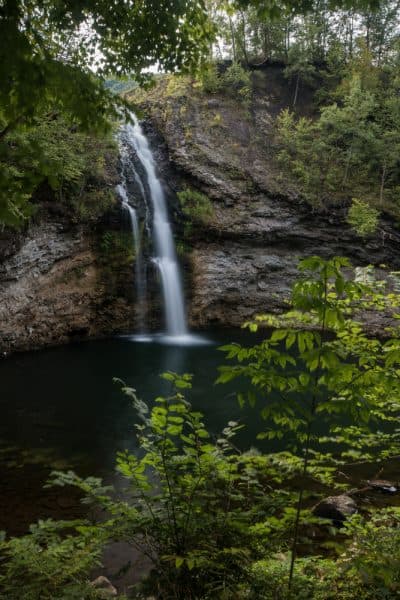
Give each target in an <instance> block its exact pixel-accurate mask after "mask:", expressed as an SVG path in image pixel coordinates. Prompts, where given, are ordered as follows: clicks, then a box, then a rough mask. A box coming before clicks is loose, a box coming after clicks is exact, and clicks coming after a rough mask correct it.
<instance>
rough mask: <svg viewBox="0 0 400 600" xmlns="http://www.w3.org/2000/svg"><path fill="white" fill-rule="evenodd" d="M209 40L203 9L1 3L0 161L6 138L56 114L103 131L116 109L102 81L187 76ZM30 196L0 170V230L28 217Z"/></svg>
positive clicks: (82, 1)
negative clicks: (147, 74) (154, 69)
mask: <svg viewBox="0 0 400 600" xmlns="http://www.w3.org/2000/svg"><path fill="white" fill-rule="evenodd" d="M212 37H213V28H212V26H211V25H210V23H209V20H208V16H207V13H206V10H205V7H204V4H203V3H202V2H195V1H194V0H184V1H183V2H182V1H179V0H173V1H172V2H171V1H166V0H165V1H162V2H155V1H154V0H148V1H146V2H141V3H140V5H139V4H138V3H136V2H125V1H124V0H117V1H116V2H113V3H110V2H108V1H106V0H100V1H99V2H95V3H93V2H92V1H91V0H78V1H75V0H62V1H60V2H58V1H56V0H4V1H3V2H2V3H1V4H0V81H1V86H0V155H1V157H2V160H7V155H8V153H9V152H10V151H11V150H12V142H11V140H10V134H11V133H13V132H15V131H21V129H22V130H25V131H26V130H27V129H28V128H35V126H36V124H37V120H38V119H41V118H43V117H44V118H46V115H48V116H50V115H54V114H60V113H62V114H63V116H64V118H65V119H67V120H68V121H69V122H70V123H71V125H73V126H79V127H80V128H82V129H84V130H86V131H91V132H92V133H93V132H95V131H104V130H105V129H107V128H109V119H110V117H117V115H118V107H120V106H121V101H120V100H118V97H117V96H115V95H113V94H112V93H111V92H110V91H109V90H107V89H106V87H105V86H104V78H105V77H106V76H107V75H108V74H112V75H115V74H117V75H122V76H123V75H128V74H130V73H134V74H135V75H136V76H137V77H143V71H144V70H145V69H147V68H149V67H150V66H153V65H155V64H158V65H159V67H160V68H161V69H163V70H166V71H175V70H181V71H187V70H189V69H192V68H195V67H196V66H198V65H199V63H200V62H201V60H202V58H203V57H204V56H205V55H206V53H207V52H208V47H209V41H210V39H212ZM94 70H95V71H96V72H94ZM31 151H34V149H33V147H32V148H31ZM4 157H5V158H4ZM35 175H36V178H37V180H38V182H40V181H41V180H44V179H45V178H46V173H45V172H44V171H41V169H40V165H37V168H36V173H35ZM31 193H32V189H31V188H29V187H28V188H25V187H24V186H23V182H21V181H20V180H19V179H18V175H17V173H15V172H14V171H13V170H12V169H10V168H8V166H7V164H4V163H2V164H1V165H0V222H1V221H2V222H3V223H6V224H15V223H16V222H18V221H19V222H21V220H23V219H24V217H25V216H26V214H27V212H29V206H28V204H27V200H28V199H29V197H30V195H31Z"/></svg>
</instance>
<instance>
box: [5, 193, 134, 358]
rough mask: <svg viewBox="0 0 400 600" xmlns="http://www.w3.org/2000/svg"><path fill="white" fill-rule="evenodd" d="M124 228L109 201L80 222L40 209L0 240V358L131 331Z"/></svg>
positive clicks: (65, 214)
mask: <svg viewBox="0 0 400 600" xmlns="http://www.w3.org/2000/svg"><path fill="white" fill-rule="evenodd" d="M127 227H128V224H127V223H125V220H124V215H123V214H122V213H121V211H120V208H119V206H118V204H117V202H115V206H114V207H110V208H109V209H108V210H107V212H106V213H105V214H102V215H99V216H97V217H96V218H95V219H92V220H89V221H87V222H83V223H82V222H80V223H77V222H75V221H74V220H71V214H70V213H69V212H68V211H60V210H54V208H53V207H51V205H50V206H43V205H41V206H40V208H39V211H38V213H37V214H36V215H35V217H34V219H33V220H32V222H31V223H30V224H29V225H28V226H27V227H26V228H25V230H23V231H19V232H15V231H14V232H13V231H4V232H2V233H0V353H1V355H2V356H6V355H8V354H9V353H10V352H13V351H17V350H18V351H20V350H31V349H35V348H41V347H43V346H48V345H58V344H63V343H68V342H70V341H74V340H80V339H85V338H88V337H99V336H103V335H107V334H111V333H114V332H118V331H125V330H129V329H132V328H134V327H135V321H136V311H135V306H134V303H133V298H132V289H131V286H127V285H126V282H127V281H128V280H129V279H130V278H131V275H132V269H131V257H130V261H129V264H128V258H129V256H128V255H127V253H126V252H125V248H124V247H123V246H122V247H121V244H120V243H118V240H120V239H123V238H121V237H120V236H121V235H122V236H123V235H124V231H125V229H126V228H127Z"/></svg>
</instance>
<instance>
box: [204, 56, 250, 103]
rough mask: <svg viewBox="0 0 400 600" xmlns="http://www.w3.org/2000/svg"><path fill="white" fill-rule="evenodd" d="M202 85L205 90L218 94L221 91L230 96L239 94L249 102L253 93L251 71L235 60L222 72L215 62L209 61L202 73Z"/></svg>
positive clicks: (242, 99) (240, 97)
mask: <svg viewBox="0 0 400 600" xmlns="http://www.w3.org/2000/svg"><path fill="white" fill-rule="evenodd" d="M200 85H201V88H202V90H203V91H204V92H206V93H208V94H216V93H217V92H221V93H224V94H227V95H228V96H234V97H237V95H238V96H239V99H240V100H241V101H242V102H243V103H244V104H248V103H249V102H250V100H251V95H252V83H251V77H250V73H249V72H248V71H247V70H246V69H244V68H243V67H242V66H241V65H240V64H239V63H237V62H233V63H232V64H231V65H230V66H229V67H228V68H227V69H226V70H225V71H222V72H220V71H219V70H218V68H217V65H216V63H215V62H211V63H208V64H207V65H206V66H205V67H204V69H203V70H202V71H201V74H200Z"/></svg>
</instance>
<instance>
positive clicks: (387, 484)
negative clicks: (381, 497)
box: [367, 479, 399, 494]
mask: <svg viewBox="0 0 400 600" xmlns="http://www.w3.org/2000/svg"><path fill="white" fill-rule="evenodd" d="M367 483H368V486H369V488H371V489H373V490H374V491H377V492H382V493H383V494H396V492H398V491H399V489H398V487H397V484H395V483H393V481H387V480H386V479H370V480H368V481H367Z"/></svg>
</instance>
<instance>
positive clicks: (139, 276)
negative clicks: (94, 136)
mask: <svg viewBox="0 0 400 600" xmlns="http://www.w3.org/2000/svg"><path fill="white" fill-rule="evenodd" d="M121 160H122V167H123V168H122V182H121V183H120V184H119V185H117V193H118V195H119V197H120V198H121V204H122V207H123V208H124V210H125V211H126V212H127V213H128V215H129V221H130V224H131V230H132V236H133V245H134V249H135V281H136V300H137V306H138V320H139V329H140V330H143V329H144V313H145V306H144V304H145V297H146V283H145V280H144V277H143V264H142V249H141V244H140V231H139V221H138V217H137V214H136V210H135V209H134V208H133V206H131V205H130V203H129V197H128V188H127V180H126V176H125V172H126V171H127V169H129V168H130V166H131V164H130V161H129V157H128V155H127V154H126V153H123V154H121ZM143 194H144V190H143Z"/></svg>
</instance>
